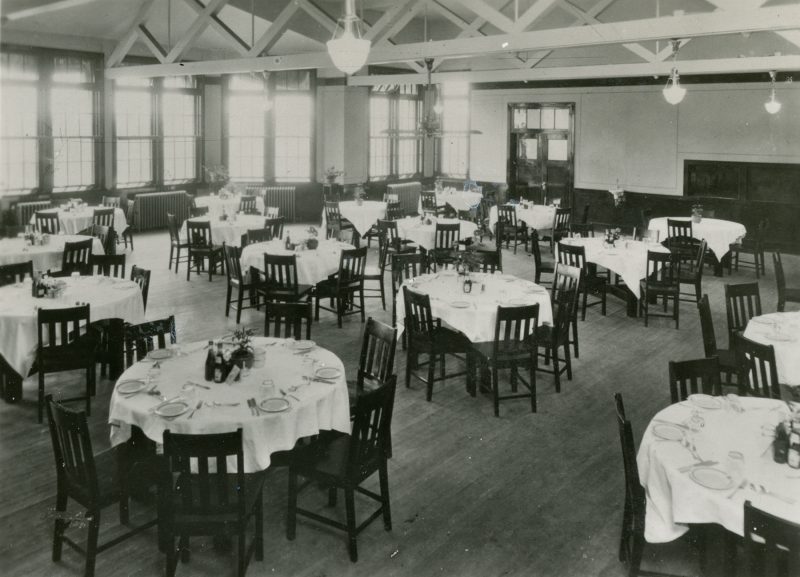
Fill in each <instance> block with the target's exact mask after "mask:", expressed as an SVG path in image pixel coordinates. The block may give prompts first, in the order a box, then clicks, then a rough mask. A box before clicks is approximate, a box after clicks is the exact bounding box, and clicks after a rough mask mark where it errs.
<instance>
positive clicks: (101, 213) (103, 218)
mask: <svg viewBox="0 0 800 577" xmlns="http://www.w3.org/2000/svg"><path fill="white" fill-rule="evenodd" d="M114 210H115V209H114V208H95V209H94V212H93V213H92V224H96V225H99V226H107V227H113V226H114Z"/></svg>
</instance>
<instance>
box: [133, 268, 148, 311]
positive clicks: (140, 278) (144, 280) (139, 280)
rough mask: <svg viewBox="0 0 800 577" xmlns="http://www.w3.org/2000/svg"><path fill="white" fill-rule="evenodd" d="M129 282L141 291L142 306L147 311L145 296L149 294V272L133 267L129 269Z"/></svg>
mask: <svg viewBox="0 0 800 577" xmlns="http://www.w3.org/2000/svg"><path fill="white" fill-rule="evenodd" d="M131 280H132V281H133V282H135V283H136V284H138V285H139V289H141V291H142V304H143V305H144V310H145V311H147V295H148V294H149V293H150V271H149V270H147V269H146V268H140V267H138V266H136V265H133V268H131Z"/></svg>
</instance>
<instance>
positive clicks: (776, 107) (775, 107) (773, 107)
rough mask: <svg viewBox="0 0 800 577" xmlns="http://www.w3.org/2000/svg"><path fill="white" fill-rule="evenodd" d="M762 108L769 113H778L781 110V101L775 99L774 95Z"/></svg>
mask: <svg viewBox="0 0 800 577" xmlns="http://www.w3.org/2000/svg"><path fill="white" fill-rule="evenodd" d="M764 108H765V109H766V111H767V112H769V113H770V114H778V112H780V110H781V103H780V102H778V101H777V100H775V95H774V94H773V95H772V98H770V99H769V100H767V101H766V102H765V103H764Z"/></svg>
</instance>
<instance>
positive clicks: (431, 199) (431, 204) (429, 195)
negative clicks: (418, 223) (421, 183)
mask: <svg viewBox="0 0 800 577" xmlns="http://www.w3.org/2000/svg"><path fill="white" fill-rule="evenodd" d="M419 199H420V203H421V204H422V213H423V214H431V215H433V216H437V217H438V216H444V213H445V206H444V205H438V204H436V193H435V192H421V193H420V195H419Z"/></svg>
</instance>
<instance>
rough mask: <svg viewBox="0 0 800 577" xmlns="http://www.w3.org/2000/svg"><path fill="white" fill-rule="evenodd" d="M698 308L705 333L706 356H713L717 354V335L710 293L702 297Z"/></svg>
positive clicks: (702, 329)
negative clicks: (709, 299)
mask: <svg viewBox="0 0 800 577" xmlns="http://www.w3.org/2000/svg"><path fill="white" fill-rule="evenodd" d="M697 309H698V310H699V311H700V329H701V331H702V333H703V350H704V352H705V355H706V357H713V356H715V355H716V354H717V336H716V334H715V332H714V319H713V318H712V317H711V305H710V304H709V302H708V295H703V296H702V297H700V302H699V303H698V304H697Z"/></svg>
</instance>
